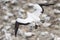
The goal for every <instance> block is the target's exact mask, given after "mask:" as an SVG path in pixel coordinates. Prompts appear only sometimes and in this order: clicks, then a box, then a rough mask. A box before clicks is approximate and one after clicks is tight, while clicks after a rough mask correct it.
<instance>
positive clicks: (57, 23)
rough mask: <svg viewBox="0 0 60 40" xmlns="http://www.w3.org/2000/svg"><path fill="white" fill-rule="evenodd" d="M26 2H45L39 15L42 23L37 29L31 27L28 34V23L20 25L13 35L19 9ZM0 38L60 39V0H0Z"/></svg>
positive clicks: (11, 39)
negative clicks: (16, 32)
mask: <svg viewBox="0 0 60 40" xmlns="http://www.w3.org/2000/svg"><path fill="white" fill-rule="evenodd" d="M7 1H8V2H7ZM28 2H31V3H38V4H46V5H45V6H43V9H44V12H43V13H42V14H41V15H40V19H41V22H42V23H41V24H40V25H38V28H37V29H34V28H32V29H33V30H32V31H31V32H30V34H27V33H28V32H29V31H30V30H29V28H30V27H29V25H26V26H24V25H20V27H19V30H18V34H17V37H15V35H14V26H15V22H16V18H17V17H18V13H19V9H20V8H22V6H24V4H26V3H28ZM22 31H23V32H22ZM24 32H27V33H25V34H24ZM29 35H30V36H29ZM0 40H60V0H17V1H16V0H10V1H9V0H0Z"/></svg>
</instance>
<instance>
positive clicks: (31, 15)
mask: <svg viewBox="0 0 60 40" xmlns="http://www.w3.org/2000/svg"><path fill="white" fill-rule="evenodd" d="M28 7H30V8H31V7H32V9H33V10H29V11H26V13H27V17H26V18H25V19H22V18H17V20H16V23H15V36H16V35H17V31H18V28H19V25H28V24H31V23H32V22H38V21H40V18H39V16H40V14H41V13H42V11H43V9H42V7H41V6H40V5H39V4H32V3H29V4H28ZM20 11H22V12H24V11H25V10H20ZM32 11H33V12H32ZM20 13H21V12H20Z"/></svg>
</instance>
